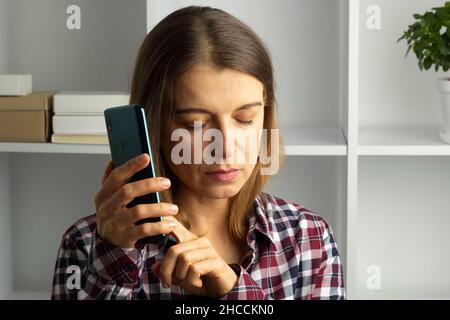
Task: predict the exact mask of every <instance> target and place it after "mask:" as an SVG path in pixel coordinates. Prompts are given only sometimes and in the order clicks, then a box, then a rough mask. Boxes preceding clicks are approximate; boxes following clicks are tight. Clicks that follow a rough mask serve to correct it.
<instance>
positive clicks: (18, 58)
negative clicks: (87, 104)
mask: <svg viewBox="0 0 450 320" xmlns="http://www.w3.org/2000/svg"><path fill="white" fill-rule="evenodd" d="M9 4H10V8H9V14H10V15H11V16H12V17H14V19H11V20H10V25H9V33H10V38H9V43H8V50H9V53H10V59H9V69H10V70H9V71H10V72H11V73H31V74H32V75H33V89H34V90H35V91H37V90H128V87H129V79H130V77H131V74H132V69H133V66H134V61H135V58H136V57H135V56H136V54H137V52H138V46H139V45H140V42H141V41H142V39H143V38H144V37H145V34H146V18H145V0H134V1H133V5H130V3H129V2H128V1H121V0H96V1H91V0H39V1H29V0H14V1H10V3H9ZM72 4H74V5H79V6H80V9H81V30H68V29H67V27H66V19H67V17H68V16H69V15H68V14H67V13H66V8H67V7H68V6H69V5H72Z"/></svg>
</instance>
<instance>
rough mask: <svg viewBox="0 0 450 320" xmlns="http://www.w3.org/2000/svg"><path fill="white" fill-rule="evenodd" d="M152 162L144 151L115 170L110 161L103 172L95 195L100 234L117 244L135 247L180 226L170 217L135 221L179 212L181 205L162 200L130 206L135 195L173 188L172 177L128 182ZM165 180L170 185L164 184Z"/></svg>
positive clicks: (124, 246) (98, 231)
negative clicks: (144, 239)
mask: <svg viewBox="0 0 450 320" xmlns="http://www.w3.org/2000/svg"><path fill="white" fill-rule="evenodd" d="M148 163H149V156H148V154H141V155H139V156H137V157H136V158H133V159H131V160H129V161H128V162H126V163H124V164H123V165H121V166H120V167H117V168H114V169H113V163H112V161H110V162H109V164H108V166H107V168H106V170H105V173H104V174H103V177H102V188H101V189H100V191H99V192H97V194H96V195H95V207H96V218H97V233H98V235H99V236H100V237H101V238H102V239H104V240H107V241H109V242H110V243H112V244H114V245H116V246H119V247H122V248H132V247H134V246H135V243H136V241H138V240H139V239H141V238H144V237H147V236H154V235H159V234H167V233H170V232H172V231H173V229H174V228H175V226H176V223H174V222H173V221H171V220H170V219H167V220H165V219H163V220H162V221H160V222H149V223H143V224H140V225H135V224H134V223H135V222H136V221H138V220H141V219H145V218H150V217H161V216H163V217H164V216H174V215H176V214H177V212H178V206H176V205H174V204H171V203H163V202H161V203H150V204H139V205H136V206H134V207H132V208H127V207H126V205H127V204H128V203H129V202H131V201H132V200H133V199H134V198H135V197H138V196H142V195H145V194H148V193H153V192H158V191H163V190H166V189H168V188H169V187H170V180H169V179H167V178H164V177H156V178H149V179H144V180H140V181H135V182H130V183H127V181H128V180H129V179H130V178H131V177H132V176H133V175H134V174H135V173H137V172H138V171H140V170H141V169H143V168H145V167H147V166H148ZM164 181H167V182H168V184H167V185H164V184H163V182H164Z"/></svg>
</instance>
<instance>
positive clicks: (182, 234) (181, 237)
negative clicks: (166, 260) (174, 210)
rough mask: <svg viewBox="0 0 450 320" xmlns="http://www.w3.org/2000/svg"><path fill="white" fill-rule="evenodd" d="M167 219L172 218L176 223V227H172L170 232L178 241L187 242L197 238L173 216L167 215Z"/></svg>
mask: <svg viewBox="0 0 450 320" xmlns="http://www.w3.org/2000/svg"><path fill="white" fill-rule="evenodd" d="M166 219H168V220H173V221H174V222H175V223H176V228H175V229H173V231H172V234H173V235H174V236H175V238H176V239H177V241H178V243H182V242H188V241H192V240H195V239H198V236H197V235H196V234H194V233H192V232H190V231H189V230H188V229H186V227H185V226H184V225H183V224H182V223H181V222H180V221H178V220H177V219H176V218H175V217H167V218H166Z"/></svg>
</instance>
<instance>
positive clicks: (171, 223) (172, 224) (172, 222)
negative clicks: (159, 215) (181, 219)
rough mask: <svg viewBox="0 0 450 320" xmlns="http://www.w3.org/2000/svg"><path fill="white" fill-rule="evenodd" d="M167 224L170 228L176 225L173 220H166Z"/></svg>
mask: <svg viewBox="0 0 450 320" xmlns="http://www.w3.org/2000/svg"><path fill="white" fill-rule="evenodd" d="M167 224H168V226H169V227H170V228H175V226H176V225H177V224H176V222H175V221H169V222H167Z"/></svg>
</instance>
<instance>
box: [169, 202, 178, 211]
mask: <svg viewBox="0 0 450 320" xmlns="http://www.w3.org/2000/svg"><path fill="white" fill-rule="evenodd" d="M170 211H172V212H178V206H177V205H176V204H171V205H170Z"/></svg>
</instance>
